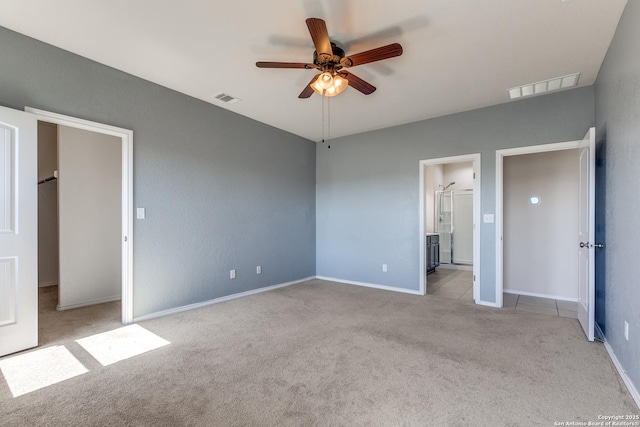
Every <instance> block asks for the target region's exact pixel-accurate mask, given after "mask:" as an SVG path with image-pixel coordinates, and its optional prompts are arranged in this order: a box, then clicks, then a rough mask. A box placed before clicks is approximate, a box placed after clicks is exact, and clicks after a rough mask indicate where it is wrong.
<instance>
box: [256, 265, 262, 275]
mask: <svg viewBox="0 0 640 427" xmlns="http://www.w3.org/2000/svg"><path fill="white" fill-rule="evenodd" d="M260 273H262V266H257V267H256V274H260Z"/></svg>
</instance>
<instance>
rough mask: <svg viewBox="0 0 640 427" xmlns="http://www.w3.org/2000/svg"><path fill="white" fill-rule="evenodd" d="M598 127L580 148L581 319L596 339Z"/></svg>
mask: <svg viewBox="0 0 640 427" xmlns="http://www.w3.org/2000/svg"><path fill="white" fill-rule="evenodd" d="M595 134H596V131H595V128H591V129H589V132H587V135H586V136H585V137H584V139H583V140H582V143H581V144H580V147H579V149H578V156H579V162H580V163H579V164H580V190H579V191H580V192H579V196H578V197H579V204H580V205H579V215H580V217H579V225H578V242H579V248H578V251H579V269H580V270H579V272H578V280H579V282H578V286H579V289H578V320H579V321H580V324H581V325H582V329H584V333H585V334H586V335H587V339H588V340H589V341H593V336H594V323H595V292H596V287H595V254H594V244H593V239H594V236H595V183H596V180H595V152H596V150H595V145H596V136H595Z"/></svg>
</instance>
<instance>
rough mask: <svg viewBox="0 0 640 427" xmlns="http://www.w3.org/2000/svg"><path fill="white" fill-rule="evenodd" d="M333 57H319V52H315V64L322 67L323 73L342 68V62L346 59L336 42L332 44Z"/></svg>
mask: <svg viewBox="0 0 640 427" xmlns="http://www.w3.org/2000/svg"><path fill="white" fill-rule="evenodd" d="M331 52H332V53H333V56H332V57H329V55H321V56H318V51H315V50H314V51H313V63H314V64H315V65H317V66H318V67H320V68H321V69H322V70H323V71H327V70H334V69H335V70H338V69H340V68H342V66H341V65H340V61H341V60H342V58H344V50H343V49H342V48H340V47H338V46H337V45H336V44H335V43H334V42H331Z"/></svg>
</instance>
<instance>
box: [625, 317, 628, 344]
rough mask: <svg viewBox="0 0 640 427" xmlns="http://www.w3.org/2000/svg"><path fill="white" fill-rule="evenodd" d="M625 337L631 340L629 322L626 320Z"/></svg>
mask: <svg viewBox="0 0 640 427" xmlns="http://www.w3.org/2000/svg"><path fill="white" fill-rule="evenodd" d="M624 339H625V340H627V341H629V322H627V321H626V320H625V321H624Z"/></svg>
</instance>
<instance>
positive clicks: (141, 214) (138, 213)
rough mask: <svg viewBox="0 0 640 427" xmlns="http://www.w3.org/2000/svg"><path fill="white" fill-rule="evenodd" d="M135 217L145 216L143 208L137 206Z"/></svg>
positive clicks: (141, 217)
mask: <svg viewBox="0 0 640 427" xmlns="http://www.w3.org/2000/svg"><path fill="white" fill-rule="evenodd" d="M136 217H137V218H138V219H144V218H145V212H144V208H138V209H137V215H136Z"/></svg>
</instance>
